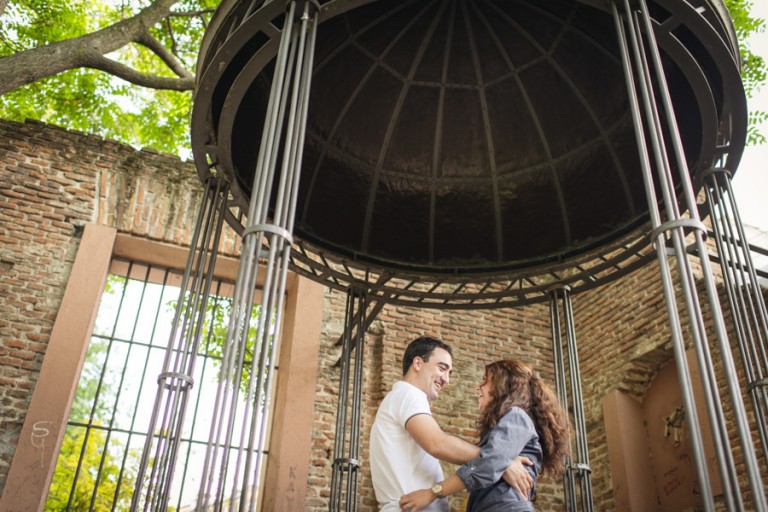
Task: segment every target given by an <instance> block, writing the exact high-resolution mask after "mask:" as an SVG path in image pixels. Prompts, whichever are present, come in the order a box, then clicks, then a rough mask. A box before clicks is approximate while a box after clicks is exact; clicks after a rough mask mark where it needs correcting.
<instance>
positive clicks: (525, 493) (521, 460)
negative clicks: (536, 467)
mask: <svg viewBox="0 0 768 512" xmlns="http://www.w3.org/2000/svg"><path fill="white" fill-rule="evenodd" d="M523 464H525V465H526V466H533V462H531V460H530V459H529V458H528V457H523V456H522V455H520V456H518V457H515V460H513V461H512V464H510V465H509V467H508V468H507V469H506V471H504V474H503V475H502V477H501V478H503V479H504V481H505V482H507V483H508V484H509V486H510V487H511V488H513V489H514V490H516V491H517V492H519V493H520V495H521V496H522V497H523V498H525V499H527V500H529V499H531V488H532V487H533V478H531V474H530V473H529V472H528V470H527V469H525V467H524V466H523Z"/></svg>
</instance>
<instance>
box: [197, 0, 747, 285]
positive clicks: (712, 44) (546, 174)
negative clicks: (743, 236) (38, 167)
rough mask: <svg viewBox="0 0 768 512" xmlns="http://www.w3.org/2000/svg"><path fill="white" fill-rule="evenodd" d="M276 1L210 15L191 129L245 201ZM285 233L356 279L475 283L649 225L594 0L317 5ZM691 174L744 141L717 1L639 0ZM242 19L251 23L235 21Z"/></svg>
mask: <svg viewBox="0 0 768 512" xmlns="http://www.w3.org/2000/svg"><path fill="white" fill-rule="evenodd" d="M276 3H277V4H280V2H266V3H265V4H264V5H262V6H261V7H260V8H259V9H256V10H253V9H251V10H250V11H248V10H247V7H248V5H249V4H250V3H249V2H235V1H233V2H226V1H225V2H223V3H222V5H221V7H220V8H219V12H218V13H217V16H216V17H215V19H214V23H213V24H212V26H211V28H210V29H209V32H208V34H207V37H206V41H205V42H204V47H203V51H202V52H201V56H200V64H199V69H198V71H199V73H198V77H199V84H198V90H197V94H196V99H195V110H194V115H193V123H192V129H193V132H192V134H193V149H194V151H195V159H196V162H197V163H198V168H199V169H200V172H201V175H205V174H207V172H208V168H209V166H210V165H211V162H213V163H214V164H215V165H217V166H218V167H219V168H221V170H223V171H224V172H225V173H227V174H229V175H230V176H231V177H232V178H233V182H234V188H233V194H234V196H235V199H236V200H237V201H238V202H239V203H240V204H241V205H245V204H246V203H247V201H248V199H249V197H250V194H251V187H252V182H253V173H254V168H255V163H256V159H257V155H258V150H259V141H260V139H261V131H262V127H263V124H264V116H265V112H266V105H267V101H268V96H269V90H270V87H271V85H272V71H273V68H274V55H275V52H276V40H277V39H278V38H279V30H280V26H281V24H282V23H283V19H282V12H281V9H280V6H276V5H275V4H276ZM320 4H321V23H320V25H319V27H318V33H317V43H316V49H315V61H314V70H313V73H312V85H311V96H310V103H309V114H308V122H307V132H306V139H305V148H304V157H303V167H302V172H301V181H300V191H299V201H298V208H297V215H296V224H295V228H294V232H295V234H296V235H297V236H298V237H299V238H300V239H301V240H303V241H305V242H309V243H310V244H311V245H312V246H315V247H318V248H320V249H322V250H323V251H326V252H328V253H330V254H333V255H336V256H338V257H339V258H343V259H344V260H345V261H348V262H351V264H352V265H357V266H359V267H360V268H366V267H367V266H368V265H373V266H375V267H376V268H383V269H390V270H392V271H403V270H405V271H408V272H412V273H415V274H419V275H439V274H446V275H480V274H486V275H487V274H493V273H500V272H510V271H520V270H523V271H525V269H533V268H541V266H542V265H547V264H549V263H552V262H562V261H564V260H568V259H569V258H573V257H578V256H579V255H583V254H586V253H588V252H590V251H594V250H595V249H596V248H599V247H602V246H605V245H606V244H610V243H611V242H616V241H617V240H619V239H620V238H621V237H624V236H625V235H626V234H627V233H628V232H630V231H631V230H632V229H634V228H636V227H638V226H639V225H641V224H643V223H644V222H646V221H647V220H648V204H647V199H646V194H645V190H644V186H643V178H642V174H641V169H640V160H639V157H638V151H637V142H636V140H635V130H634V126H633V121H632V116H631V114H630V109H629V102H628V93H627V86H626V82H625V78H624V68H623V64H622V61H621V58H620V53H619V46H618V40H617V35H616V28H615V24H614V20H613V17H612V15H611V12H610V8H609V5H610V4H608V3H607V2H582V1H575V0H548V1H547V2H541V1H540V0H514V1H511V0H432V1H424V0H379V1H375V2H364V1H360V0H358V1H352V0H348V1H343V0H334V1H328V2H324V3H323V2H320ZM650 10H651V17H652V19H653V20H654V22H655V23H656V27H657V32H656V37H657V38H658V43H659V46H660V49H661V53H662V59H663V62H664V66H665V72H666V76H667V81H668V83H669V87H670V92H671V95H672V100H673V103H674V106H675V110H676V115H677V120H678V124H679V125H680V131H681V136H682V142H683V147H684V148H685V156H686V158H687V160H688V164H689V169H690V171H691V173H692V174H694V175H695V174H696V173H697V172H700V171H702V170H704V169H706V168H708V167H710V166H712V165H713V164H714V162H715V161H716V160H717V159H719V158H721V157H723V156H724V155H725V156H727V157H728V158H729V159H730V160H729V162H728V164H729V165H730V166H731V168H732V169H735V166H736V164H737V163H738V159H739V157H740V154H741V148H742V147H743V142H744V137H745V124H746V116H745V100H744V93H743V90H742V87H741V82H740V79H739V75H738V53H737V50H736V44H735V38H734V36H733V33H732V28H731V25H730V21H729V19H728V18H727V14H724V13H725V11H724V8H723V6H722V4H721V2H714V1H713V2H711V4H710V5H708V6H707V7H706V8H702V9H699V10H695V9H693V8H691V7H690V6H689V5H687V4H685V3H683V2H679V1H676V0H668V1H666V2H663V1H659V2H655V3H651V4H650ZM248 12H252V14H248Z"/></svg>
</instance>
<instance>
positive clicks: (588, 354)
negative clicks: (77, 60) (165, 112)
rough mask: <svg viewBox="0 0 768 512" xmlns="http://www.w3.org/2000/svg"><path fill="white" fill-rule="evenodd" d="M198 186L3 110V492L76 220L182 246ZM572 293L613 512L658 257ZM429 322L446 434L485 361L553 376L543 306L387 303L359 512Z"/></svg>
mask: <svg viewBox="0 0 768 512" xmlns="http://www.w3.org/2000/svg"><path fill="white" fill-rule="evenodd" d="M201 192H202V187H201V185H200V182H199V179H198V177H197V175H196V172H195V170H194V167H193V165H192V164H191V163H185V162H180V161H179V160H178V159H177V158H175V157H172V156H168V155H161V154H157V153H155V152H151V151H136V150H133V149H131V148H129V147H126V146H123V145H121V144H118V143H116V142H113V141H107V140H103V139H99V138H96V137H91V136H86V135H83V134H78V133H72V132H67V131H65V130H61V129H58V128H55V127H50V126H44V125H41V124H39V123H26V124H18V123H11V122H3V121H0V490H2V487H3V484H4V482H5V478H6V475H7V472H8V467H9V464H10V462H11V458H12V456H13V452H14V448H15V446H16V442H17V438H18V435H19V432H20V429H21V425H22V422H23V421H24V416H25V413H26V410H27V407H28V404H29V400H30V398H31V391H32V389H33V387H34V385H35V381H36V379H37V374H38V372H39V369H40V365H41V362H42V358H43V356H44V354H45V349H46V344H47V341H48V338H49V336H50V331H51V328H52V325H53V322H54V319H55V317H56V313H57V311H58V307H59V302H60V300H61V297H62V295H63V291H64V287H65V285H66V282H67V278H68V276H69V272H70V268H71V265H72V262H73V259H74V255H75V252H76V250H77V247H78V244H79V238H78V236H79V234H80V232H81V229H82V226H83V225H84V224H86V223H89V222H96V223H99V224H103V225H108V226H112V227H115V228H117V229H118V230H119V231H120V232H123V233H129V234H132V235H134V236H140V237H145V238H147V239H151V240H157V241H163V242H168V243H173V244H176V245H181V246H186V245H188V243H189V238H190V234H191V230H192V228H193V226H194V220H195V218H196V215H197V208H198V203H199V200H200V195H201ZM222 247H223V252H224V253H226V254H236V253H237V250H238V245H237V237H236V236H234V235H233V233H232V232H231V231H228V232H227V235H226V237H225V241H224V243H223V246H222ZM345 300H346V298H345V296H344V294H342V293H339V292H337V291H330V290H328V291H327V292H326V299H325V307H324V311H323V318H324V326H323V338H322V346H321V351H320V360H319V374H318V382H317V401H316V403H315V405H314V408H315V410H314V412H315V422H314V426H313V439H314V447H313V452H312V460H311V461H310V463H311V468H310V486H309V493H308V496H307V509H308V510H326V509H327V506H328V496H329V489H330V478H331V462H332V457H333V447H334V428H335V418H336V404H337V397H338V386H339V382H338V381H339V370H338V368H337V367H335V364H336V362H337V360H338V358H339V355H340V349H339V347H336V346H335V342H336V341H337V340H338V339H339V336H340V335H341V333H342V330H343V322H344V308H345ZM573 302H574V316H575V324H576V325H575V327H576V336H577V342H578V346H579V355H580V365H581V370H582V377H583V386H584V404H585V412H586V417H587V430H588V435H589V445H590V463H591V466H592V470H593V473H592V475H593V484H594V495H595V505H596V509H597V510H612V509H614V508H615V505H614V502H613V495H612V489H611V479H610V472H609V466H608V459H607V449H606V440H605V429H604V425H603V415H602V399H603V397H604V396H605V394H606V393H608V392H609V391H611V390H613V389H621V390H623V391H625V392H627V393H629V394H631V395H632V396H635V397H637V398H638V399H639V398H641V397H642V396H643V394H644V392H645V390H646V388H647V386H648V385H649V383H650V382H651V380H652V378H653V376H654V375H655V373H656V372H657V371H658V369H659V368H660V367H661V366H663V365H664V364H665V363H666V362H668V361H670V360H671V358H672V355H671V348H670V342H669V329H668V322H667V317H666V311H665V303H664V299H663V296H662V292H661V285H660V281H659V277H658V271H657V265H656V264H655V262H654V263H652V264H650V265H649V266H647V267H646V268H644V269H641V270H639V271H637V272H635V273H633V274H631V275H629V276H627V277H625V278H623V279H621V280H619V281H616V282H614V283H610V284H608V285H605V286H603V287H601V288H598V289H595V290H592V291H590V292H586V293H584V294H580V295H576V296H574V299H573ZM723 304H725V301H724V300H723ZM724 309H725V310H726V311H727V307H724ZM424 333H430V334H434V335H438V336H441V337H442V338H444V339H445V340H446V341H447V342H448V343H450V344H451V345H452V346H453V347H454V350H455V371H454V376H453V378H452V381H451V384H450V385H449V387H448V388H447V389H446V390H445V391H444V392H443V395H442V396H441V397H440V399H439V400H438V401H437V402H436V403H435V404H434V412H435V416H436V418H437V420H438V422H439V423H440V424H441V425H442V426H443V428H444V429H445V430H447V431H448V432H450V433H453V434H456V435H460V436H462V437H464V438H467V439H475V435H476V433H475V422H476V408H477V400H476V396H475V392H474V389H475V386H476V385H477V381H478V379H479V377H480V376H481V374H482V370H483V366H484V365H485V364H486V363H488V362H490V361H493V360H496V359H500V358H503V357H510V356H511V357H519V358H521V359H524V360H526V361H528V362H530V363H531V364H533V365H534V366H535V367H536V368H538V369H539V371H540V372H541V373H542V375H543V377H544V378H545V379H547V380H548V381H549V382H550V383H551V382H552V379H553V375H552V349H551V340H550V338H551V334H550V325H549V310H548V306H547V305H536V306H528V307H525V308H520V309H503V310H498V311H446V310H417V309H413V308H405V307H394V306H388V307H385V308H384V309H383V311H382V312H381V313H380V315H379V317H378V319H377V322H376V324H375V326H374V328H373V329H372V330H371V332H370V333H369V334H368V336H367V339H366V360H365V372H364V375H365V382H364V396H363V402H364V410H363V415H362V429H361V430H362V443H361V445H362V453H361V459H362V461H363V466H362V478H361V488H360V491H361V492H360V494H361V504H362V507H361V508H362V510H374V509H375V499H374V498H373V491H372V488H371V483H370V473H369V465H368V452H367V444H368V432H369V430H370V426H371V423H372V421H373V417H374V415H375V412H376V407H377V406H378V403H379V402H380V400H381V399H382V398H383V396H384V394H386V392H387V391H388V390H389V388H390V387H391V385H392V383H393V382H394V381H395V380H396V379H398V378H400V375H401V359H400V358H401V357H402V352H403V349H404V348H405V346H406V344H407V343H408V342H409V341H410V340H411V339H413V338H415V337H416V336H419V335H421V334H424ZM737 362H738V361H737ZM445 469H446V472H447V473H449V472H451V471H452V468H451V467H449V466H446V468H445ZM561 496H562V491H561V485H560V483H559V481H552V480H547V479H543V480H542V481H541V482H540V485H539V499H538V503H537V510H543V511H546V510H553V511H554V510H561V509H562V504H561V503H562V501H561ZM459 501H460V500H455V501H454V507H455V508H457V507H458V506H459ZM457 509H458V508H457Z"/></svg>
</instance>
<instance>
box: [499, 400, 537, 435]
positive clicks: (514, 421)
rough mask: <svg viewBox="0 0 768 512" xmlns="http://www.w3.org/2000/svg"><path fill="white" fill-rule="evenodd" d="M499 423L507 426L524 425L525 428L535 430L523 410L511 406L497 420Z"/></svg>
mask: <svg viewBox="0 0 768 512" xmlns="http://www.w3.org/2000/svg"><path fill="white" fill-rule="evenodd" d="M499 423H507V424H509V425H524V426H525V427H528V428H532V429H534V430H535V429H536V427H535V426H534V424H533V419H532V418H531V417H530V416H529V415H528V413H527V412H525V410H524V409H522V408H520V407H518V406H516V405H515V406H512V408H511V409H510V410H508V411H507V412H506V413H504V415H503V416H502V417H501V419H500V420H499Z"/></svg>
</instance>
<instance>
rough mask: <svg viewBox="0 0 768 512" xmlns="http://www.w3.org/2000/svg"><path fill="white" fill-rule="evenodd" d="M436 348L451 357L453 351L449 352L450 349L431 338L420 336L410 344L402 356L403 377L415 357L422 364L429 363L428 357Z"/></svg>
mask: <svg viewBox="0 0 768 512" xmlns="http://www.w3.org/2000/svg"><path fill="white" fill-rule="evenodd" d="M436 348H441V349H443V350H445V351H446V352H448V353H449V354H451V357H453V351H451V347H449V346H448V345H446V344H445V343H443V342H442V341H441V340H439V339H437V338H433V337H431V336H420V337H418V338H416V339H415V340H413V341H412V342H410V343H409V344H408V347H407V348H406V349H405V353H404V354H403V375H405V374H406V373H408V368H410V367H411V364H413V359H414V358H415V357H420V358H421V359H422V360H423V361H424V362H427V361H429V356H431V355H432V352H434V350H435V349H436Z"/></svg>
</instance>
